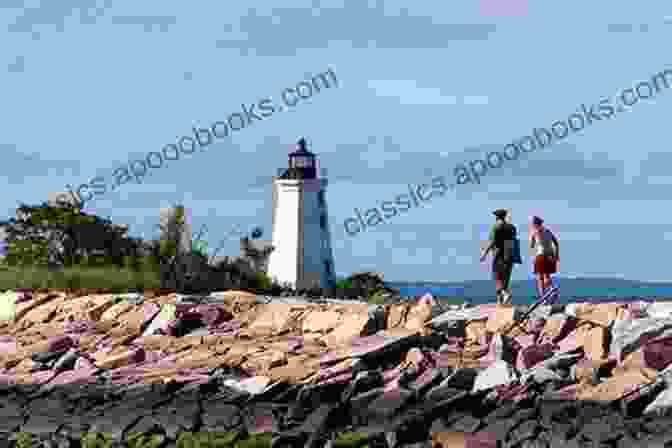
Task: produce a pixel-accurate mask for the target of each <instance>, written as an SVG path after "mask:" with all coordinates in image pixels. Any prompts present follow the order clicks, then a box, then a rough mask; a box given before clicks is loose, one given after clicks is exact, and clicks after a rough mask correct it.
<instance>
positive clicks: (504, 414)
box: [483, 403, 517, 425]
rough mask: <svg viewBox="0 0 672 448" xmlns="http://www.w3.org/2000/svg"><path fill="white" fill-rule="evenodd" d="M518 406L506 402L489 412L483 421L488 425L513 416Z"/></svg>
mask: <svg viewBox="0 0 672 448" xmlns="http://www.w3.org/2000/svg"><path fill="white" fill-rule="evenodd" d="M516 409H517V406H516V405H515V404H514V403H506V404H504V405H502V406H499V407H497V408H496V409H495V410H494V411H492V412H491V413H490V414H488V415H487V416H486V417H485V419H483V422H484V423H485V424H486V425H491V424H493V423H495V422H496V421H497V420H501V419H504V418H509V417H511V416H512V415H513V414H514V413H515V412H516Z"/></svg>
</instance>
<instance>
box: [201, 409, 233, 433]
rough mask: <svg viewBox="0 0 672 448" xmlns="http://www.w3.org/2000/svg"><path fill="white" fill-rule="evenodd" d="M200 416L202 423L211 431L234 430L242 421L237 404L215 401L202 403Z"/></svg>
mask: <svg viewBox="0 0 672 448" xmlns="http://www.w3.org/2000/svg"><path fill="white" fill-rule="evenodd" d="M201 418H202V420H203V425H204V426H206V427H208V428H210V429H211V430H213V431H234V430H236V429H237V428H238V427H239V426H240V424H241V423H242V414H241V410H240V408H239V407H238V406H234V405H231V404H225V403H217V402H209V403H207V404H206V403H203V414H202V415H201Z"/></svg>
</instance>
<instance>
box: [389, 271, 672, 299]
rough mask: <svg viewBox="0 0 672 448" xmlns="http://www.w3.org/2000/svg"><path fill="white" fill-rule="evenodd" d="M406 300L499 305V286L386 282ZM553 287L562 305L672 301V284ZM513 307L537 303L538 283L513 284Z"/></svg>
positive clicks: (566, 282) (601, 282)
mask: <svg viewBox="0 0 672 448" xmlns="http://www.w3.org/2000/svg"><path fill="white" fill-rule="evenodd" d="M386 283H387V284H389V285H390V286H391V287H392V288H395V289H398V290H399V291H400V293H401V295H402V296H404V297H420V296H422V295H423V294H425V293H430V294H432V295H433V296H434V297H437V298H444V299H447V300H448V301H449V302H450V303H462V302H464V301H468V302H470V303H472V304H474V305H477V304H481V303H493V302H495V282H494V281H492V280H472V281H465V282H403V281H399V282H396V281H393V282H386ZM553 283H554V284H555V285H556V286H557V287H558V289H559V290H560V297H559V300H558V302H559V303H571V302H585V301H590V302H608V301H625V302H629V301H636V300H663V299H672V282H641V281H636V280H624V279H613V278H612V279H610V278H559V277H556V278H554V279H553ZM511 292H512V294H513V299H512V303H513V304H530V303H533V302H534V301H535V300H536V297H537V293H536V284H535V281H534V280H532V279H531V280H518V281H513V282H512V284H511Z"/></svg>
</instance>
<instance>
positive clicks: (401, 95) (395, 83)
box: [369, 79, 458, 106]
mask: <svg viewBox="0 0 672 448" xmlns="http://www.w3.org/2000/svg"><path fill="white" fill-rule="evenodd" d="M369 88H371V89H372V90H374V91H375V92H376V95H378V96H382V97H389V98H397V99H399V103H400V104H405V105H438V106H444V105H454V104H457V103H458V100H457V97H455V96H453V95H444V94H442V93H441V89H438V88H431V87H420V86H418V85H417V83H416V82H415V81H414V80H411V79H388V80H374V81H369Z"/></svg>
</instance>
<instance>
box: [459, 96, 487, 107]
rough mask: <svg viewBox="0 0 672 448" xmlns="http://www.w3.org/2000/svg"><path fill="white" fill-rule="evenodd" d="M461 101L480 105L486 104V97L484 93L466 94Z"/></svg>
mask: <svg viewBox="0 0 672 448" xmlns="http://www.w3.org/2000/svg"><path fill="white" fill-rule="evenodd" d="M463 101H464V104H467V105H470V106H472V105H473V106H481V105H486V104H488V97H487V96H484V95H468V96H465V97H464V99H463Z"/></svg>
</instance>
